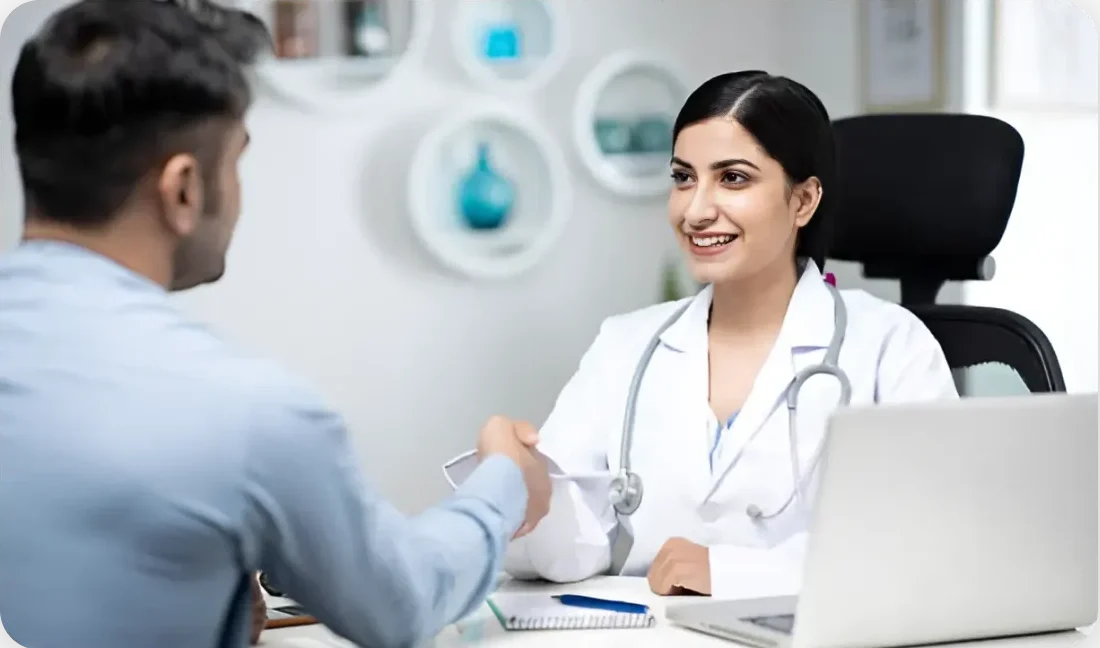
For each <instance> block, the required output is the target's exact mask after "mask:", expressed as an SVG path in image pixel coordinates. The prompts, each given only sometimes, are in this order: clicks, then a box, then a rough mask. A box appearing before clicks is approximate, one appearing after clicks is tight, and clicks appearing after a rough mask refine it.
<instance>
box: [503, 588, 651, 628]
mask: <svg viewBox="0 0 1100 648" xmlns="http://www.w3.org/2000/svg"><path fill="white" fill-rule="evenodd" d="M488 604H489V609H490V610H492V611H493V614H494V615H495V616H496V618H497V620H498V621H500V625H501V626H503V627H504V629H505V630H620V629H622V630H625V629H632V628H650V627H653V626H654V625H656V623H657V619H656V617H654V616H653V614H652V613H650V612H648V611H647V612H646V613H644V614H639V613H626V612H611V611H606V610H593V609H589V608H581V607H572V606H569V605H563V604H562V603H560V602H558V601H557V600H555V599H553V598H551V597H550V596H549V595H547V594H535V593H526V592H522V593H520V592H514V593H513V592H509V593H503V594H497V595H495V596H493V597H492V598H491V599H489V601H488Z"/></svg>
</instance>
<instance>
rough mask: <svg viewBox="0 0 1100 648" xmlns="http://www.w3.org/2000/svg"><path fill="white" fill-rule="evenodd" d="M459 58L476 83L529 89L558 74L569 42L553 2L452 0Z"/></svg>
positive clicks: (456, 50)
mask: <svg viewBox="0 0 1100 648" xmlns="http://www.w3.org/2000/svg"><path fill="white" fill-rule="evenodd" d="M454 1H455V2H456V6H455V16H454V22H453V32H452V38H453V41H454V50H455V57H456V59H457V60H458V63H459V64H460V65H461V66H462V68H463V69H464V70H465V71H466V74H467V75H468V76H469V77H470V78H471V79H472V80H474V81H476V82H478V83H481V84H483V85H486V86H489V87H493V88H496V89H499V90H514V89H531V88H534V87H537V86H541V85H542V84H544V83H545V82H546V81H547V80H548V79H549V78H550V77H551V76H553V75H554V74H556V73H557V71H558V70H559V69H560V68H561V65H562V63H563V62H564V59H565V53H566V51H567V49H568V38H567V34H566V30H565V24H564V23H565V21H564V20H562V19H561V16H560V15H559V14H558V11H559V10H560V9H559V8H558V7H555V5H554V3H552V2H550V1H549V0H454Z"/></svg>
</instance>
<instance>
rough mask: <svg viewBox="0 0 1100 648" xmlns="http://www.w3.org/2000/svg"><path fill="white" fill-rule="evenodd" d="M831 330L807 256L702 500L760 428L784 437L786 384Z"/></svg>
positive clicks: (829, 310)
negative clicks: (774, 337)
mask: <svg viewBox="0 0 1100 648" xmlns="http://www.w3.org/2000/svg"><path fill="white" fill-rule="evenodd" d="M832 334H833V303H832V297H831V296H830V294H829V289H828V287H827V286H826V285H825V283H824V279H823V278H822V276H821V272H820V271H819V270H818V268H817V266H816V265H815V264H814V263H813V262H812V261H807V262H806V267H805V269H804V271H803V273H802V276H801V278H800V279H799V281H798V284H797V285H796V286H795V290H794V294H793V295H792V296H791V303H790V305H789V306H788V307H787V313H786V315H785V316H784V318H783V325H782V327H781V328H780V331H779V335H778V337H777V338H776V341H775V345H774V346H773V347H772V350H771V352H770V353H769V354H768V357H767V359H766V360H765V361H764V365H763V366H762V367H761V368H760V373H759V374H757V376H756V380H755V381H753V387H752V390H751V391H750V393H749V397H748V399H747V400H746V401H745V406H744V407H743V408H742V409H741V412H740V414H738V415H737V419H736V420H735V421H734V423H733V427H732V428H731V429H730V430H728V431H727V433H726V436H725V438H724V440H723V444H727V443H728V444H729V445H728V446H727V447H725V448H723V449H722V451H721V452H719V453H718V460H717V461H716V462H715V466H714V472H713V478H712V481H711V488H710V490H709V492H708V493H707V499H710V498H711V497H713V496H714V494H715V493H716V492H717V491H718V489H719V488H720V487H721V485H722V482H723V480H724V479H725V478H726V476H727V474H728V473H729V472H730V471H731V470H732V469H734V468H735V466H736V465H737V462H738V460H739V459H740V458H741V456H742V454H743V452H744V449H745V447H746V446H747V445H748V444H750V443H753V442H756V441H758V439H757V438H756V437H757V436H758V435H759V434H761V433H764V432H765V429H766V431H767V433H769V434H770V433H780V432H781V431H782V433H783V434H784V436H786V430H787V429H788V425H789V415H788V412H787V409H786V395H787V388H788V387H789V386H790V384H791V381H792V380H793V379H794V376H795V373H796V372H797V371H799V370H800V369H802V368H803V367H804V366H805V365H807V364H809V363H810V362H812V361H813V358H812V356H813V355H820V353H817V352H820V351H821V350H822V349H825V348H827V347H828V346H829V340H830V339H831V337H832ZM808 356H811V357H808ZM704 393H706V392H704Z"/></svg>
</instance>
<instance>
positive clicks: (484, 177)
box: [458, 142, 516, 230]
mask: <svg viewBox="0 0 1100 648" xmlns="http://www.w3.org/2000/svg"><path fill="white" fill-rule="evenodd" d="M515 202H516V189H515V185H514V184H513V183H512V181H511V180H509V179H508V178H506V177H504V176H503V175H501V174H500V173H498V172H497V171H496V170H495V169H494V168H493V165H492V162H491V161H490V159H489V145H488V144H486V143H484V142H483V143H481V144H479V145H478V147H477V160H476V161H475V162H474V166H473V168H472V169H470V171H469V172H468V173H467V174H466V175H465V176H463V178H462V179H461V180H460V181H459V185H458V213H459V214H461V215H462V218H463V220H464V221H465V223H466V225H467V226H468V227H470V228H471V229H475V230H491V229H496V228H498V227H500V226H502V225H504V223H505V222H506V221H507V220H508V216H509V215H510V214H511V213H512V207H513V206H514V205H515Z"/></svg>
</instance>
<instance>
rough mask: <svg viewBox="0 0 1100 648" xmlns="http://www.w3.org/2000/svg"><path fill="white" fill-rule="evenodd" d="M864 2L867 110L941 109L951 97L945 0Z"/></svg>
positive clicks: (862, 7)
mask: <svg viewBox="0 0 1100 648" xmlns="http://www.w3.org/2000/svg"><path fill="white" fill-rule="evenodd" d="M859 7H860V13H861V16H860V23H861V29H860V31H861V35H862V38H861V39H860V40H861V49H862V52H861V54H862V56H861V58H862V60H863V83H862V86H863V103H864V107H865V109H866V110H868V111H871V112H887V111H890V112H894V111H925V110H939V109H941V108H942V107H943V104H944V101H945V96H944V95H945V92H944V70H943V66H944V55H943V49H944V48H943V32H944V9H943V5H942V2H941V0H861V2H859Z"/></svg>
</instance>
